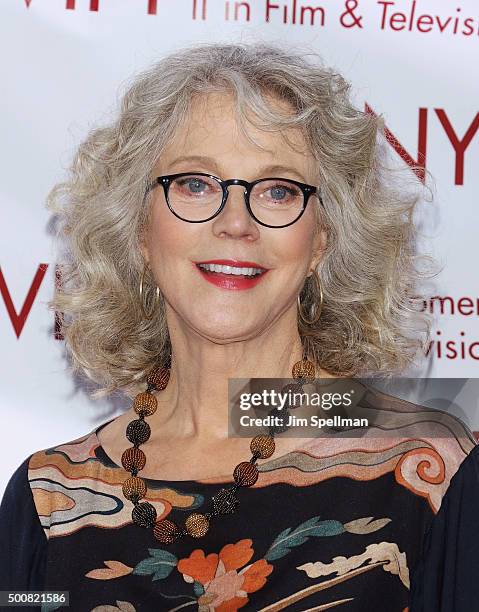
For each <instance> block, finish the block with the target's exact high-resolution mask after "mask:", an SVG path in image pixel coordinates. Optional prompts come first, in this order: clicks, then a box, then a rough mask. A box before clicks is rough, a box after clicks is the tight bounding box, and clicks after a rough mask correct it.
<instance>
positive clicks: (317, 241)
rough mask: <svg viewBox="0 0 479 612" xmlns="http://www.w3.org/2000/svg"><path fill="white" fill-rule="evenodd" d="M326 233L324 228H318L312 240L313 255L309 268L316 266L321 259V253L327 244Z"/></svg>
mask: <svg viewBox="0 0 479 612" xmlns="http://www.w3.org/2000/svg"><path fill="white" fill-rule="evenodd" d="M327 242H328V239H327V235H326V231H325V230H318V231H317V232H316V235H315V237H314V242H313V256H312V258H311V268H316V266H317V265H318V263H319V262H320V261H321V258H322V256H323V253H324V251H325V249H326V246H327Z"/></svg>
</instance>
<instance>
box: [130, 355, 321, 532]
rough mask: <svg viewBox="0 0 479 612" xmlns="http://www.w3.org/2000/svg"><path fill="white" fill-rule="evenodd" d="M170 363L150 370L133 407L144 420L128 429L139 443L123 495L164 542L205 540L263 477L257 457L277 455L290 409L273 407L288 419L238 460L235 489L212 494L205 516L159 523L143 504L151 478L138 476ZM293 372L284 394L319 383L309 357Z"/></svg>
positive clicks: (153, 510) (253, 442)
mask: <svg viewBox="0 0 479 612" xmlns="http://www.w3.org/2000/svg"><path fill="white" fill-rule="evenodd" d="M170 365H171V361H169V363H168V364H167V366H166V367H159V368H155V369H154V370H153V371H152V372H150V374H149V375H148V376H147V379H146V382H147V385H148V386H147V389H146V391H143V392H141V393H139V394H138V395H137V396H136V397H135V399H134V404H133V408H134V410H135V412H136V413H137V414H138V418H137V419H134V420H133V421H130V423H128V426H127V428H126V437H127V438H128V440H129V441H130V442H131V443H132V444H133V446H132V447H130V448H127V449H126V450H125V451H124V452H123V454H122V456H121V463H122V465H123V467H124V468H125V470H126V471H127V472H131V477H130V478H128V479H127V480H125V481H124V483H123V485H122V490H123V495H124V496H125V497H126V499H128V500H130V501H132V502H133V504H134V508H133V510H132V513H131V518H132V520H133V522H134V523H136V524H137V525H139V526H140V527H144V528H146V529H153V535H154V536H155V538H156V539H157V540H159V541H160V542H161V543H162V544H172V543H173V542H175V540H177V539H179V538H181V537H183V536H186V535H189V536H191V537H193V538H201V537H203V536H204V535H206V534H207V533H208V530H209V527H210V521H211V519H212V518H213V517H216V516H219V515H221V514H232V513H233V512H235V511H236V509H237V508H238V505H239V500H238V498H237V497H236V491H237V490H238V489H239V488H240V487H251V486H252V485H253V484H254V483H255V482H256V481H257V480H258V476H259V471H258V467H257V465H256V461H257V459H268V458H269V457H271V455H272V454H273V453H274V450H275V442H274V435H275V433H281V432H283V431H286V429H288V426H287V425H285V423H286V421H287V418H288V416H289V414H288V411H287V409H286V410H284V409H283V410H282V411H281V412H279V411H278V408H276V407H275V408H273V409H272V410H270V411H269V413H268V414H269V415H272V416H280V417H282V423H283V424H279V425H271V426H270V427H269V433H268V434H267V435H258V436H255V437H254V438H253V439H252V440H251V443H250V450H251V453H252V457H251V459H250V460H249V461H242V462H241V463H238V465H237V466H236V467H235V469H234V471H233V478H234V484H233V485H232V486H231V487H227V488H222V489H221V490H220V491H219V492H218V493H217V494H216V495H213V496H212V498H211V504H212V507H211V510H210V511H209V512H205V513H203V514H202V513H199V512H193V513H191V514H190V515H189V516H188V517H187V518H186V520H185V524H184V526H180V525H178V524H176V523H175V522H173V521H171V520H169V519H166V518H165V519H161V520H159V521H157V520H156V519H157V513H156V508H155V507H154V506H153V505H152V504H150V503H149V502H147V501H144V502H140V499H142V498H144V497H145V496H146V492H147V487H146V483H145V481H144V480H143V479H142V478H139V477H138V472H139V471H140V470H142V469H143V468H144V467H145V464H146V456H145V453H144V452H143V451H142V450H140V448H139V446H140V444H143V443H144V442H146V441H147V440H148V439H149V438H150V434H151V428H150V425H149V424H148V423H147V422H146V421H145V417H148V416H151V415H152V414H154V413H155V412H156V409H157V399H156V397H155V396H154V395H153V393H152V392H153V391H162V390H163V389H165V388H166V386H167V384H168V380H169V378H170ZM292 375H293V378H294V379H295V381H296V382H295V383H293V384H288V385H285V386H284V387H283V388H282V392H283V393H287V392H288V391H291V392H292V393H300V392H301V391H302V389H303V384H306V383H308V382H311V381H313V380H314V377H315V367H314V364H313V363H312V362H311V361H309V360H308V359H306V358H303V359H301V360H300V361H297V362H296V363H295V364H294V365H293V369H292ZM296 405H297V404H294V403H293V404H290V405H289V407H290V408H294V407H295V406H296ZM273 422H274V421H273Z"/></svg>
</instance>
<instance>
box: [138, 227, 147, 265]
mask: <svg viewBox="0 0 479 612" xmlns="http://www.w3.org/2000/svg"><path fill="white" fill-rule="evenodd" d="M138 242H139V245H140V252H141V255H142V257H143V261H144V262H145V263H147V264H148V263H150V254H149V251H148V246H147V243H146V233H145V231H144V230H141V232H140V236H139V240H138Z"/></svg>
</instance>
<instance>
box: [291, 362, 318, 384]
mask: <svg viewBox="0 0 479 612" xmlns="http://www.w3.org/2000/svg"><path fill="white" fill-rule="evenodd" d="M315 373H316V368H315V367H314V363H313V362H312V361H310V360H309V359H301V360H300V361H297V362H296V363H295V364H294V365H293V378H296V379H299V380H300V381H305V382H307V383H309V382H313V381H314V378H315Z"/></svg>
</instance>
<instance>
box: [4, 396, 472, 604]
mask: <svg viewBox="0 0 479 612" xmlns="http://www.w3.org/2000/svg"><path fill="white" fill-rule="evenodd" d="M362 401H363V402H364V405H366V406H369V408H370V409H378V410H381V411H383V412H384V407H385V406H386V405H387V406H388V410H389V411H390V412H391V414H394V415H396V416H398V419H399V421H401V419H402V418H403V416H404V414H405V413H408V415H409V418H410V420H411V415H412V412H411V411H410V406H411V404H409V403H408V402H404V403H403V402H402V400H397V399H396V398H394V400H393V399H392V398H391V396H388V395H385V394H382V393H380V392H378V391H373V390H369V391H368V392H366V393H365V395H364V398H363V400H362ZM416 408H417V407H416ZM421 409H422V407H421ZM423 415H424V413H423V412H421V413H420V415H419V416H420V418H419V417H417V416H414V417H412V420H413V421H415V422H414V423H413V424H412V425H411V426H407V427H406V426H405V425H404V423H399V421H398V429H397V434H398V435H394V436H391V434H389V436H388V437H378V432H377V431H376V432H370V434H371V435H364V436H363V437H357V438H351V437H343V436H342V435H340V434H338V435H334V436H331V437H320V438H317V439H315V440H311V439H308V440H307V441H304V443H303V444H302V445H301V444H300V442H299V443H298V444H299V446H298V449H297V450H295V451H292V452H289V453H287V454H284V455H283V456H279V457H275V456H274V455H273V456H272V457H271V458H270V459H268V460H263V461H262V462H261V460H260V461H259V462H258V465H259V469H260V477H259V479H258V481H257V482H256V483H255V484H254V485H253V486H252V487H249V488H241V489H240V490H239V491H238V493H237V497H238V499H239V507H238V509H237V511H236V512H235V513H234V514H225V515H222V516H220V517H216V520H215V521H214V524H213V523H212V525H211V528H210V530H209V532H208V533H207V535H206V536H204V537H202V538H198V539H193V538H191V537H186V538H182V539H180V540H179V541H177V542H175V543H174V544H172V545H169V546H167V545H162V544H160V542H159V541H158V540H156V539H155V537H154V536H153V533H152V531H151V530H149V529H143V528H141V527H139V526H138V525H136V524H134V523H133V522H132V520H131V510H132V508H133V504H132V503H131V502H129V501H128V500H127V499H125V498H124V496H123V494H122V483H123V482H124V480H125V479H126V478H127V477H129V476H130V474H129V472H126V471H125V470H124V469H123V468H122V467H120V466H117V465H115V464H114V463H113V462H112V461H111V460H110V459H109V457H108V456H107V455H106V453H105V451H104V449H103V448H102V446H101V445H100V442H99V439H98V437H97V432H98V431H99V430H100V429H101V427H104V426H105V425H106V424H107V423H109V422H110V421H107V423H104V424H103V425H101V426H100V427H98V428H96V429H94V430H92V431H91V432H89V433H87V434H86V435H83V436H82V437H80V438H77V439H75V440H72V441H69V442H66V443H63V444H58V445H56V446H54V447H52V448H47V449H42V450H39V451H37V452H34V453H33V454H31V455H30V456H29V457H27V458H26V459H25V461H23V463H22V464H21V465H20V466H19V467H18V469H17V470H16V471H15V473H14V474H13V476H12V477H11V479H10V481H9V483H8V485H7V488H6V491H5V494H4V497H3V500H2V504H1V507H0V535H1V543H2V545H1V548H0V590H20V589H22V590H43V591H54V590H56V591H69V601H70V605H69V607H68V608H62V607H61V606H60V605H59V604H49V605H44V606H43V608H40V607H33V608H22V609H24V610H25V609H36V610H38V609H43V610H55V609H69V610H70V611H71V612H77V611H78V612H92V611H95V612H112V611H114V610H122V611H124V612H135V611H136V612H144V611H150V610H151V611H157V610H165V611H170V612H172V611H176V610H182V611H183V610H200V611H201V612H207V611H208V612H209V611H211V612H213V611H216V612H230V611H234V610H239V609H240V608H244V609H245V610H252V611H255V612H259V611H265V612H266V611H269V612H272V611H273V610H283V609H287V610H291V611H293V612H299V611H302V612H304V611H306V610H309V611H312V610H329V609H332V608H337V609H338V610H344V611H345V612H350V611H364V612H389V611H391V612H392V611H395V612H396V611H397V612H404V611H406V610H408V609H409V610H410V612H419V611H421V612H433V611H434V612H445V611H448V612H449V611H451V612H452V611H454V612H472V611H474V610H479V599H478V600H476V601H474V599H473V597H476V596H477V593H478V591H479V561H478V559H479V550H478V549H477V543H478V542H479V537H478V535H477V532H478V528H477V525H476V523H475V522H474V521H475V520H476V517H477V516H478V509H479V492H478V482H477V481H478V461H479V455H478V452H479V451H478V449H477V446H476V441H475V439H474V437H473V435H472V433H471V432H470V431H469V430H468V429H467V428H466V427H465V426H463V425H462V424H461V423H460V422H459V421H458V420H457V419H455V418H454V417H448V418H447V419H446V420H444V419H443V420H442V421H441V422H439V423H437V424H435V425H434V426H431V422H432V420H433V417H432V416H430V415H431V413H428V415H429V416H428V419H429V420H428V423H427V424H426V425H425V419H424V418H423ZM426 420H427V419H426ZM399 434H400V435H399ZM441 435H442V437H440V436H441ZM129 446H130V444H129V443H128V441H127V440H126V438H125V448H127V447H129ZM246 459H247V458H246ZM139 475H141V472H140V474H139ZM451 478H452V481H451ZM232 482H233V479H232V478H231V479H230V481H229V483H228V482H227V481H225V480H220V479H206V480H202V481H200V480H194V481H190V480H189V481H184V480H183V481H164V480H153V479H146V483H147V486H148V493H147V499H148V501H150V502H151V503H152V504H153V505H154V506H155V508H156V510H157V516H158V518H163V517H165V516H169V518H172V520H176V521H178V522H182V521H183V520H184V518H186V515H187V514H189V513H191V511H193V510H196V511H198V512H204V511H209V510H210V506H209V500H210V498H211V496H212V495H214V494H215V493H217V492H219V491H220V490H221V488H223V487H225V486H228V484H231V483H232ZM450 483H451V484H450ZM446 491H447V493H446ZM423 546H424V554H425V556H424V560H422V559H421V553H422V550H423ZM411 580H412V584H411ZM411 592H412V595H413V601H412V602H411ZM4 609H6V610H11V608H4Z"/></svg>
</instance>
